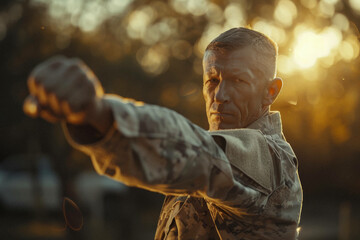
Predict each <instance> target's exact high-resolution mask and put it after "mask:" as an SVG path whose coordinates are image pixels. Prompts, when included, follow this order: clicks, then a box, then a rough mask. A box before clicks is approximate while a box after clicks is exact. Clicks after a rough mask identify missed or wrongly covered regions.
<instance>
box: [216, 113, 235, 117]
mask: <svg viewBox="0 0 360 240" xmlns="http://www.w3.org/2000/svg"><path fill="white" fill-rule="evenodd" d="M210 115H211V116H219V117H230V116H233V114H231V113H228V112H210Z"/></svg>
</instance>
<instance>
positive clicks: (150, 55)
mask: <svg viewBox="0 0 360 240" xmlns="http://www.w3.org/2000/svg"><path fill="white" fill-rule="evenodd" d="M168 57H169V50H168V48H167V46H166V45H164V44H157V45H154V46H152V47H150V48H146V47H142V48H140V49H139V50H138V51H137V53H136V59H137V61H138V62H139V63H140V65H141V67H142V68H143V69H144V70H145V71H146V72H148V73H150V74H153V75H158V74H161V73H163V72H164V71H165V70H166V69H167V68H168V66H169V62H168Z"/></svg>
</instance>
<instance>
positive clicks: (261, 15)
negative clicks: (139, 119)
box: [0, 0, 360, 240]
mask: <svg viewBox="0 0 360 240" xmlns="http://www.w3.org/2000/svg"><path fill="white" fill-rule="evenodd" d="M238 26H249V27H251V28H253V29H255V30H259V31H261V32H263V33H265V34H267V35H269V36H270V37H272V38H273V39H274V40H275V41H276V42H277V44H278V45H279V58H278V75H279V76H280V77H282V78H283V80H284V88H283V91H282V93H281V96H280V97H279V99H278V100H277V102H276V104H275V105H274V106H273V110H279V111H281V114H282V118H283V127H284V133H285V136H286V137H287V140H288V141H289V142H290V143H291V145H292V146H293V148H294V150H295V153H296V154H297V156H298V158H299V163H300V165H299V174H300V177H301V180H302V184H303V190H304V203H303V213H302V219H301V223H300V226H301V230H300V238H299V239H301V240H312V239H314V240H315V239H324V240H331V239H341V240H349V239H360V202H359V200H360V174H359V170H360V91H359V90H360V79H359V76H360V74H359V72H360V61H359V57H358V56H359V49H360V44H359V37H360V33H359V30H358V27H359V26H360V0H344V1H341V0H297V1H290V0H270V1H269V0H267V1H265V0H257V1H255V0H254V1H251V0H239V1H235V0H155V1H150V0H142V1H137V0H2V1H1V3H0V73H1V86H2V87H1V89H2V90H1V95H0V98H1V101H0V104H1V115H0V133H1V138H0V141H1V144H0V148H1V150H0V238H1V239H19V240H20V239H21V240H29V239H54V240H55V239H86V240H87V239H90V240H92V239H94V240H97V239H102V240H112V239H129V240H131V239H152V238H153V236H154V233H155V228H156V223H157V218H158V215H159V211H160V208H161V204H162V200H163V196H161V195H159V194H156V193H151V192H146V191H143V190H139V189H135V188H128V187H126V186H124V185H122V184H121V183H118V182H114V181H111V180H109V179H107V178H106V177H102V176H99V175H97V174H96V173H95V172H94V170H93V168H92V165H91V162H90V159H89V158H88V157H87V156H85V155H84V154H82V153H79V152H78V151H76V150H73V149H72V148H70V147H69V145H68V144H67V142H66V141H65V139H64V136H63V133H62V130H61V128H60V126H59V125H51V124H48V123H46V122H45V121H43V120H39V119H31V118H28V117H26V116H25V115H24V114H23V112H22V103H23V100H24V99H25V97H26V96H27V94H28V91H27V86H26V79H27V76H28V75H29V73H30V72H31V70H32V69H33V68H34V66H35V65H37V64H38V63H40V62H41V61H43V60H45V59H47V58H49V57H51V56H53V55H56V54H63V55H66V56H68V57H78V58H81V59H83V60H84V61H85V62H86V63H87V64H88V65H89V66H90V67H91V68H92V69H93V70H94V72H95V74H96V75H97V76H98V77H99V78H100V80H101V82H102V83H103V85H104V88H105V90H106V92H108V93H116V94H120V95H122V96H124V97H130V98H135V99H137V100H141V101H145V102H147V103H152V104H158V105H161V106H165V107H168V108H171V109H174V110H176V111H177V112H179V113H181V114H183V115H184V116H185V117H187V118H189V119H190V120H191V121H193V122H194V123H196V124H198V125H200V126H201V127H203V128H205V129H207V127H208V126H207V121H206V117H205V111H204V103H203V98H202V93H201V88H202V77H201V74H202V67H201V59H202V55H203V52H204V49H205V47H206V45H207V44H208V43H209V41H210V40H211V39H213V38H214V37H216V36H217V35H218V34H219V33H221V32H223V31H224V30H227V29H229V28H232V27H238ZM64 197H68V198H70V199H71V200H72V201H73V202H74V203H76V205H77V206H78V209H80V212H81V213H82V215H83V227H82V228H81V230H80V231H73V230H71V229H70V228H69V227H65V220H64V215H63V212H62V203H63V198H64ZM70 203H71V202H70ZM68 205H69V206H70V207H69V211H70V212H71V211H75V212H79V211H76V207H75V206H74V204H68ZM73 216H78V215H76V214H75V215H73ZM75 220H76V219H75Z"/></svg>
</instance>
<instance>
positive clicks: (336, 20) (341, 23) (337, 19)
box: [332, 13, 350, 32]
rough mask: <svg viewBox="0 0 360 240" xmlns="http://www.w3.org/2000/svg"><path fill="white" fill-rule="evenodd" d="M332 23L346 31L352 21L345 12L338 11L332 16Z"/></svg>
mask: <svg viewBox="0 0 360 240" xmlns="http://www.w3.org/2000/svg"><path fill="white" fill-rule="evenodd" d="M332 23H333V25H334V26H336V27H337V28H338V29H340V30H342V31H344V32H346V31H347V30H348V29H349V26H350V23H349V20H348V19H347V17H346V16H345V15H344V14H341V13H337V14H335V15H334V17H333V18H332Z"/></svg>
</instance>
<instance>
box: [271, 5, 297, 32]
mask: <svg viewBox="0 0 360 240" xmlns="http://www.w3.org/2000/svg"><path fill="white" fill-rule="evenodd" d="M296 16H297V9H296V5H295V4H294V3H293V2H291V1H289V0H280V1H279V2H278V4H277V6H276V8H275V11H274V18H275V20H276V21H278V22H279V23H280V24H282V25H283V26H284V27H290V26H291V25H292V23H293V20H294V19H295V18H296Z"/></svg>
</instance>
